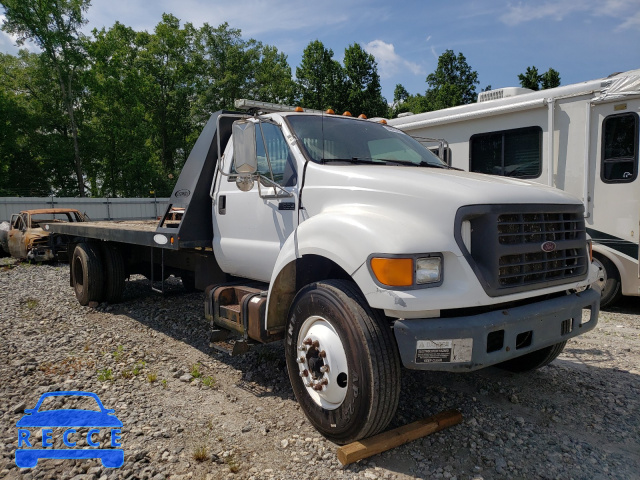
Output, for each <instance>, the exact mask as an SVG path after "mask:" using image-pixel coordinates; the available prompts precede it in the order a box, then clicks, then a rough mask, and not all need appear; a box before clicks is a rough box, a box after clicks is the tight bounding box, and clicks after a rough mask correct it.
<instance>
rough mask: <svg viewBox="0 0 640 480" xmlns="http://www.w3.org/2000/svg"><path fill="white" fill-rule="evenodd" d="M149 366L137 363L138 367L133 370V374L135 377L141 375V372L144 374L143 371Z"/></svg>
mask: <svg viewBox="0 0 640 480" xmlns="http://www.w3.org/2000/svg"><path fill="white" fill-rule="evenodd" d="M146 366H147V364H146V363H145V362H138V363H136V365H135V366H134V367H133V370H132V372H131V373H133V374H134V375H135V376H138V375H140V372H142V370H143V369H144V367H146Z"/></svg>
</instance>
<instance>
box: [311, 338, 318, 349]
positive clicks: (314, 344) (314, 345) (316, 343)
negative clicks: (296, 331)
mask: <svg viewBox="0 0 640 480" xmlns="http://www.w3.org/2000/svg"><path fill="white" fill-rule="evenodd" d="M311 345H312V346H313V347H314V348H318V347H319V346H320V342H319V341H318V340H314V341H313V343H312V344H311Z"/></svg>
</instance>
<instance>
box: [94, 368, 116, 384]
mask: <svg viewBox="0 0 640 480" xmlns="http://www.w3.org/2000/svg"><path fill="white" fill-rule="evenodd" d="M97 373H98V380H100V381H101V382H106V381H111V380H113V372H112V371H111V369H110V368H103V369H102V370H98V372H97Z"/></svg>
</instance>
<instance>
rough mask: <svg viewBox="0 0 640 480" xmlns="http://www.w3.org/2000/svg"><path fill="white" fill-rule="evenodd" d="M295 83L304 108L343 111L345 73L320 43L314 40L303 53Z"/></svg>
mask: <svg viewBox="0 0 640 480" xmlns="http://www.w3.org/2000/svg"><path fill="white" fill-rule="evenodd" d="M296 79H297V83H298V88H299V92H300V103H301V105H302V106H303V107H305V108H312V109H317V110H324V109H327V108H333V109H334V110H336V111H343V110H344V109H345V108H346V105H347V98H346V96H347V92H346V89H345V73H344V69H343V68H342V65H340V63H339V62H338V61H336V60H334V59H333V50H331V49H327V48H325V46H324V45H323V43H322V42H321V41H319V40H314V41H312V42H310V43H309V45H307V46H306V48H305V49H304V52H303V53H302V61H301V62H300V66H299V67H297V68H296Z"/></svg>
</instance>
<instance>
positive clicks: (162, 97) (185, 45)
mask: <svg viewBox="0 0 640 480" xmlns="http://www.w3.org/2000/svg"><path fill="white" fill-rule="evenodd" d="M136 45H137V47H138V48H139V49H140V51H139V54H138V55H139V57H138V62H137V65H138V66H139V68H140V69H141V71H142V75H141V78H140V81H141V83H142V85H141V88H142V97H143V101H144V104H145V109H146V112H147V115H149V117H150V119H151V122H152V125H153V132H152V135H151V139H150V140H151V142H152V145H153V147H154V150H155V153H154V155H155V156H156V158H157V159H158V161H159V162H160V165H161V168H162V170H163V172H164V173H165V174H166V175H169V174H176V173H178V172H179V171H180V169H181V168H182V165H183V164H184V161H185V160H186V156H187V154H188V152H189V151H190V149H191V146H192V145H193V139H192V138H191V134H192V132H193V130H194V129H193V117H192V108H191V107H192V102H193V99H194V95H195V93H196V81H197V74H198V66H199V61H198V59H197V53H196V50H195V30H194V28H193V26H192V25H191V24H190V23H187V24H185V26H184V27H183V28H181V27H180V20H178V19H177V18H176V17H174V16H173V15H169V14H163V15H162V21H161V22H160V23H158V25H156V27H155V29H154V32H153V34H149V33H147V32H140V33H138V34H137V36H136ZM164 178H165V177H164V175H163V177H162V181H161V184H160V185H153V187H154V188H155V189H156V190H157V191H158V194H161V192H162V194H166V193H169V192H167V190H168V186H167V183H166V181H164Z"/></svg>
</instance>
